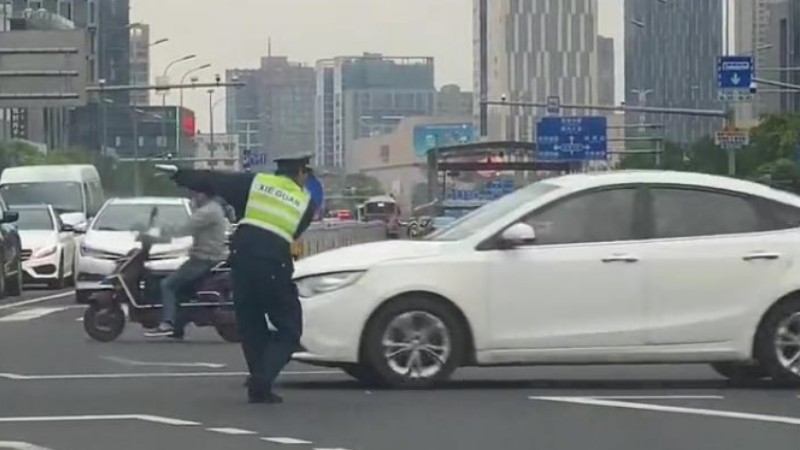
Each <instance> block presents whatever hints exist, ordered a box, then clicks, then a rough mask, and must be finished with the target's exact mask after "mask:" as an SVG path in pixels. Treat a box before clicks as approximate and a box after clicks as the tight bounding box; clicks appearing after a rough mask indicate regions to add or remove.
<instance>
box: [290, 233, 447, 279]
mask: <svg viewBox="0 0 800 450" xmlns="http://www.w3.org/2000/svg"><path fill="white" fill-rule="evenodd" d="M447 244H448V243H446V242H432V241H405V240H391V241H380V242H370V243H367V244H358V245H351V246H349V247H342V248H337V249H334V250H329V251H327V252H323V253H319V254H316V255H313V256H309V257H306V258H303V259H301V260H300V261H298V262H297V263H296V264H295V270H294V276H295V278H302V277H306V276H309V275H316V274H321V273H331V272H347V271H350V270H365V269H368V268H370V267H372V266H374V265H377V264H381V263H384V262H388V261H396V260H399V259H409V258H422V257H426V256H435V255H438V254H440V253H442V251H443V249H444V247H445V246H446V245H447Z"/></svg>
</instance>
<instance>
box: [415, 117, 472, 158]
mask: <svg viewBox="0 0 800 450" xmlns="http://www.w3.org/2000/svg"><path fill="white" fill-rule="evenodd" d="M475 139H476V136H475V126H474V125H473V124H472V123H440V124H431V125H417V126H416V127H414V155H416V156H420V157H422V156H425V155H426V154H427V153H428V150H430V149H432V148H435V147H447V146H449V145H457V144H468V143H470V142H475Z"/></svg>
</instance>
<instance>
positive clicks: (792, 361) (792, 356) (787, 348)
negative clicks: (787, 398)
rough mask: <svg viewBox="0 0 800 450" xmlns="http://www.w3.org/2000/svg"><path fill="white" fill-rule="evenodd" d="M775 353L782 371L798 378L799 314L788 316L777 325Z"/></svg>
mask: <svg viewBox="0 0 800 450" xmlns="http://www.w3.org/2000/svg"><path fill="white" fill-rule="evenodd" d="M775 353H776V356H777V357H778V362H779V363H780V364H781V366H782V367H783V368H784V369H786V370H788V371H789V372H791V373H793V374H795V375H798V376H800V312H796V313H794V314H792V315H790V316H789V317H787V318H785V319H783V320H782V321H781V322H780V323H779V324H778V329H777V331H776V333H775Z"/></svg>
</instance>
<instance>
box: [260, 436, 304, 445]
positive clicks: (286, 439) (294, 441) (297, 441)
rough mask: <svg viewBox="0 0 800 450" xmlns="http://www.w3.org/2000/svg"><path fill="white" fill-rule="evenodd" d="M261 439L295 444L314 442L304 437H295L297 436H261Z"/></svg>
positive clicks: (276, 442)
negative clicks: (305, 439) (303, 438)
mask: <svg viewBox="0 0 800 450" xmlns="http://www.w3.org/2000/svg"><path fill="white" fill-rule="evenodd" d="M261 440H262V441H267V442H273V443H275V444H288V445H293V444H298V445H301V444H311V443H312V442H311V441H304V440H302V439H295V438H291V437H264V438H261Z"/></svg>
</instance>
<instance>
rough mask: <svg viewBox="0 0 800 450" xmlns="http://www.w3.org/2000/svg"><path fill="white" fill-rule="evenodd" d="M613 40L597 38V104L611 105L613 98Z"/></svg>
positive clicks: (602, 37)
mask: <svg viewBox="0 0 800 450" xmlns="http://www.w3.org/2000/svg"><path fill="white" fill-rule="evenodd" d="M614 83H615V77H614V39H612V38H608V37H604V36H598V37H597V84H598V86H597V103H599V104H601V105H613V104H614V101H615V100H614V96H615V84H614Z"/></svg>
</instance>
